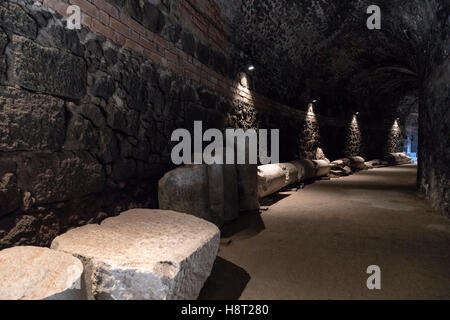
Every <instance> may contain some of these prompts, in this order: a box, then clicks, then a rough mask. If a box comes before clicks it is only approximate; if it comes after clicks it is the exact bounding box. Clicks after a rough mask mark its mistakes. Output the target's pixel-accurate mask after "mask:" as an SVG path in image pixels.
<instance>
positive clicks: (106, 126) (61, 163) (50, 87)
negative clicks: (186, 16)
mask: <svg viewBox="0 0 450 320" xmlns="http://www.w3.org/2000/svg"><path fill="white" fill-rule="evenodd" d="M110 2H111V3H115V4H114V5H111V4H109V3H108V2H105V1H101V0H99V1H93V2H89V1H84V0H83V1H81V0H79V1H78V0H77V1H72V3H75V4H79V5H80V7H81V8H82V11H83V16H82V18H83V28H82V30H77V31H71V30H68V29H67V28H66V27H65V19H64V16H63V14H65V13H66V8H67V5H68V3H66V2H64V1H45V6H37V5H36V4H35V2H34V1H26V0H15V1H6V2H2V3H1V4H0V17H1V19H0V133H1V134H0V203H1V209H0V247H1V248H3V247H8V246H12V245H25V244H37V245H43V246H45V245H48V244H49V243H50V242H51V240H52V239H53V238H54V237H55V236H57V235H58V234H60V233H62V232H65V231H66V230H67V229H69V228H72V227H75V226H79V225H83V224H86V223H94V222H99V221H101V220H102V219H104V218H105V217H107V216H111V215H115V214H118V213H119V212H122V211H124V210H126V209H129V208H135V207H146V208H155V207H157V189H156V188H157V181H158V180H159V179H160V178H161V177H162V176H163V174H164V173H165V172H167V171H168V170H171V169H172V168H173V165H172V163H171V160H170V153H171V147H172V143H171V142H170V137H171V134H172V132H173V130H175V129H177V128H188V129H190V128H192V126H193V122H194V121H195V120H202V121H203V122H204V126H205V127H214V128H219V129H223V128H225V127H245V128H260V127H264V128H268V129H270V128H281V132H282V135H281V136H282V137H281V140H282V141H281V144H282V160H292V159H295V158H297V157H298V152H297V150H298V144H301V143H302V141H301V140H299V128H301V127H302V122H303V121H304V119H305V116H306V113H305V112H302V111H298V110H294V109H291V108H289V107H287V106H284V105H281V104H279V103H277V102H274V101H271V100H269V99H267V98H265V97H264V96H262V95H260V94H257V93H256V92H253V91H251V90H250V85H248V83H247V82H243V81H242V78H241V77H242V76H241V75H239V76H236V77H233V76H232V75H230V74H227V72H225V71H226V70H224V69H223V70H222V71H221V69H220V68H216V67H217V66H218V64H217V63H216V62H214V61H215V60H214V59H213V58H208V59H207V60H204V61H203V62H204V63H202V61H201V60H202V57H203V58H204V57H205V56H202V53H201V52H200V51H201V50H202V49H199V48H200V47H201V45H200V43H202V42H205V41H210V38H208V37H211V33H209V32H208V33H207V34H208V35H209V36H208V37H207V36H205V34H204V35H199V33H198V30H197V31H190V29H189V27H188V26H189V23H188V22H183V23H181V22H180V25H181V26H182V27H181V33H180V38H177V37H174V38H171V32H170V30H173V28H172V26H173V25H177V23H176V22H174V20H173V18H172V17H173V16H174V14H173V12H172V11H170V10H172V9H170V10H169V9H167V8H173V7H174V6H175V4H176V3H177V2H176V1H173V2H170V1H169V2H167V3H166V2H164V3H165V5H168V7H165V8H166V9H164V8H162V7H161V6H163V4H162V3H160V4H159V5H158V6H156V7H155V8H153V9H152V10H157V11H158V12H157V14H158V15H159V14H161V15H163V16H164V19H162V20H164V21H165V22H164V23H161V26H159V27H158V28H157V29H155V30H153V29H152V28H154V26H150V25H147V24H146V23H145V21H144V20H142V21H141V20H140V19H137V20H134V19H132V18H130V16H128V14H130V15H132V12H131V11H127V10H130V8H129V7H126V8H127V9H126V10H125V9H123V10H121V11H119V8H121V9H122V7H121V5H122V4H124V3H125V2H123V1H110ZM94 3H95V5H94ZM126 3H128V2H126ZM141 9H142V10H144V9H143V8H141ZM147 9H148V8H147ZM164 10H168V11H164ZM180 10H181V9H180ZM183 10H184V9H183ZM169 11H170V12H169ZM124 12H125V13H124ZM208 12H210V10H209V11H208ZM88 13H90V15H88ZM210 13H211V12H210ZM105 14H108V17H106V16H105ZM148 14H150V13H148ZM152 14H155V12H153V13H152ZM96 17H97V18H98V19H99V20H97V19H96ZM114 17H116V18H118V19H119V20H120V21H119V20H117V21H119V22H120V23H121V24H118V23H117V21H115V20H113V19H116V18H114ZM138 18H139V17H138ZM152 21H153V20H152ZM107 24H108V25H107ZM152 30H153V31H155V32H153V31H152ZM188 33H190V34H191V35H192V37H193V38H194V43H195V45H194V47H195V48H196V50H195V51H194V52H191V53H189V45H188V44H186V43H185V42H183V35H186V34H188ZM125 36H127V37H125ZM133 39H134V40H133ZM150 40H151V41H150ZM188 42H189V41H188ZM212 48H214V50H217V52H222V54H223V55H224V56H225V51H226V50H221V48H219V46H216V45H214V43H212V44H209V54H210V57H211V56H213V55H215V54H214V53H211V52H213V49H212ZM199 50H200V51H199ZM230 56H231V54H230ZM227 57H229V56H227ZM227 61H231V60H227ZM205 63H206V64H205ZM220 65H221V68H222V67H223V65H222V64H220ZM225 65H227V66H228V65H229V64H228V63H226V64H225ZM227 70H228V71H229V70H230V69H228V68H227ZM231 70H232V68H231ZM231 73H233V72H231ZM244 76H245V75H244ZM248 77H249V78H250V76H248ZM249 82H250V79H249ZM318 118H319V119H320V121H322V122H323V123H324V126H326V125H328V124H329V125H330V126H335V127H336V128H338V126H336V123H335V120H333V119H329V118H324V117H320V116H318ZM292 150H294V151H292Z"/></svg>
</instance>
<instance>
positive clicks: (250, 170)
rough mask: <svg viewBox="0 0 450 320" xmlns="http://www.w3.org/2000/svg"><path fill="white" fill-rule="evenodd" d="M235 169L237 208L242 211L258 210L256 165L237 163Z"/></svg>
mask: <svg viewBox="0 0 450 320" xmlns="http://www.w3.org/2000/svg"><path fill="white" fill-rule="evenodd" d="M236 169H237V182H238V187H239V210H240V211H243V212H257V211H259V208H260V206H259V200H258V166H257V165H237V166H236Z"/></svg>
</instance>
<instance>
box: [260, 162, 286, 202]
mask: <svg viewBox="0 0 450 320" xmlns="http://www.w3.org/2000/svg"><path fill="white" fill-rule="evenodd" d="M285 186H286V173H285V172H284V171H283V169H282V168H281V167H280V165H278V164H268V165H264V166H259V167H258V196H259V197H260V198H264V197H266V196H268V195H271V194H273V193H275V192H278V191H280V190H281V189H283V188H284V187H285Z"/></svg>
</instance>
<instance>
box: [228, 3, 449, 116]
mask: <svg viewBox="0 0 450 320" xmlns="http://www.w3.org/2000/svg"><path fill="white" fill-rule="evenodd" d="M374 2H376V4H377V5H378V6H380V8H381V21H382V28H381V30H369V29H368V28H367V26H366V22H367V19H368V18H369V15H368V14H367V12H366V11H367V8H368V7H369V6H370V5H372V4H374ZM449 12H450V1H448V0H426V1H425V0H384V1H373V0H348V1H335V0H303V1H294V0H285V1H282V0H243V1H242V3H241V9H240V10H238V11H236V16H235V18H234V31H235V32H234V42H235V44H236V46H237V47H239V48H240V49H241V50H242V52H243V53H245V54H246V57H247V58H246V59H247V60H249V61H252V63H254V64H255V65H256V66H257V68H256V70H255V72H254V78H255V81H254V83H255V89H256V90H257V91H260V92H266V93H268V94H269V95H270V96H271V97H272V98H274V99H279V100H282V101H283V102H284V103H287V104H289V105H291V106H294V107H296V106H300V107H302V108H303V107H304V104H305V103H306V102H308V101H310V100H312V99H319V100H320V101H321V103H320V104H319V108H322V110H321V112H322V113H323V114H329V115H339V114H340V113H342V112H343V110H347V109H349V108H350V109H355V108H358V109H360V108H366V109H368V110H369V109H371V108H374V106H376V105H380V104H384V103H385V99H390V98H391V96H392V93H393V92H395V94H396V95H406V94H414V92H415V91H416V90H417V89H418V80H419V79H422V78H424V77H425V76H426V75H427V73H428V72H429V71H430V69H432V67H433V65H435V64H438V63H439V62H441V61H443V60H444V58H445V57H448V54H449V51H450V37H449V30H450V16H449ZM243 63H246V62H245V59H244V60H243Z"/></svg>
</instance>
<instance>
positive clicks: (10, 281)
mask: <svg viewBox="0 0 450 320" xmlns="http://www.w3.org/2000/svg"><path fill="white" fill-rule="evenodd" d="M82 274H83V264H82V263H81V261H80V260H78V259H77V258H75V257H73V256H71V255H69V254H66V253H63V252H58V251H54V250H50V249H47V248H39V247H15V248H10V249H5V250H3V251H0V299H1V300H81V299H83V298H84V295H83V291H82V290H81V278H82Z"/></svg>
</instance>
